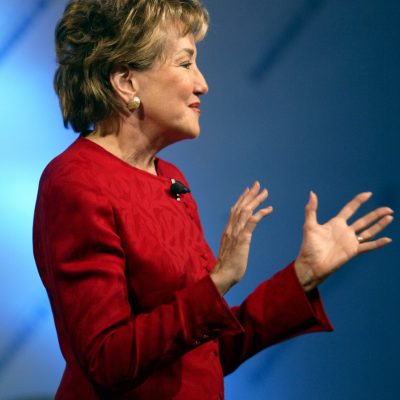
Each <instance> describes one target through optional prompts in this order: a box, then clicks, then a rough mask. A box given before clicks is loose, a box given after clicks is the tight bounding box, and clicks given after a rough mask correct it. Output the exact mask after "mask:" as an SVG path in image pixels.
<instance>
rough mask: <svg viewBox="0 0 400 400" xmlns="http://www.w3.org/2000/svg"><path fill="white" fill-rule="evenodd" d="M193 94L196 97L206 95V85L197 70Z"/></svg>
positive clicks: (202, 76)
mask: <svg viewBox="0 0 400 400" xmlns="http://www.w3.org/2000/svg"><path fill="white" fill-rule="evenodd" d="M194 93H195V94H196V95H197V96H201V95H203V94H207V93H208V84H207V81H206V79H205V78H204V75H203V74H202V73H201V71H200V69H199V68H196V78H195V85H194Z"/></svg>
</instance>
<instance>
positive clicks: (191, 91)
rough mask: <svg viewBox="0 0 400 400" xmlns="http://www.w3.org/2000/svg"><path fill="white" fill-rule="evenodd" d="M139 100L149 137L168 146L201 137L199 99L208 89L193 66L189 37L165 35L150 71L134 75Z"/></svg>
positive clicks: (193, 55) (194, 50)
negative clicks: (164, 42)
mask: <svg viewBox="0 0 400 400" xmlns="http://www.w3.org/2000/svg"><path fill="white" fill-rule="evenodd" d="M135 80H136V83H137V95H138V96H139V97H140V99H141V104H142V107H141V112H142V115H141V118H142V119H141V124H142V128H143V129H144V130H147V131H148V132H149V134H151V135H153V136H154V135H155V136H158V135H159V136H160V137H159V138H160V139H161V140H164V141H166V142H167V144H169V143H173V142H176V141H178V140H182V139H190V138H195V137H197V136H198V135H199V133H200V125H199V117H200V99H199V98H200V96H201V95H203V94H205V93H207V91H208V86H207V82H206V81H205V79H204V77H203V75H202V74H201V72H200V70H199V69H198V67H197V64H196V44H195V41H194V38H193V36H192V35H187V36H184V37H182V36H181V35H179V33H178V31H177V30H171V31H170V32H169V33H168V37H167V42H166V48H165V54H164V55H163V57H162V60H160V61H158V62H157V63H156V64H155V65H154V66H153V67H152V68H151V69H149V70H146V71H142V72H137V73H136V74H135Z"/></svg>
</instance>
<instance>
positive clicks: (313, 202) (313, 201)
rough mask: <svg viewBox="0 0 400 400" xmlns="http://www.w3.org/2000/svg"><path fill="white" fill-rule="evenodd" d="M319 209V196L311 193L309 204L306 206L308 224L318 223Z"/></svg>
mask: <svg viewBox="0 0 400 400" xmlns="http://www.w3.org/2000/svg"><path fill="white" fill-rule="evenodd" d="M317 208H318V197H317V195H316V194H315V193H314V192H313V191H311V192H310V198H309V199H308V203H307V205H306V221H305V222H306V223H307V222H308V223H310V222H311V223H318V221H317Z"/></svg>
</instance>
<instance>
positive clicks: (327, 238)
mask: <svg viewBox="0 0 400 400" xmlns="http://www.w3.org/2000/svg"><path fill="white" fill-rule="evenodd" d="M371 195H372V193H360V194H359V195H357V196H356V197H354V198H353V200H351V201H350V202H349V203H347V204H346V205H345V206H344V207H343V209H342V210H341V211H340V212H339V213H338V214H337V215H336V216H335V217H334V218H332V219H331V220H329V221H328V222H327V223H325V224H323V225H320V224H319V223H318V221H317V206H318V199H317V196H316V194H315V193H313V192H311V193H310V199H309V202H308V204H307V206H306V217H305V223H304V230H303V242H302V245H301V248H300V251H299V255H298V257H297V259H296V261H295V269H296V273H297V276H298V278H299V280H300V283H301V284H302V286H303V288H304V290H305V291H310V290H312V289H314V288H315V287H316V286H317V285H319V284H320V283H321V282H322V281H323V280H324V279H326V278H327V277H328V276H329V275H331V274H332V273H333V272H334V271H336V270H337V269H339V268H340V267H341V266H342V265H343V264H345V263H346V262H347V261H349V260H350V259H352V258H353V257H355V256H357V255H359V254H361V253H365V252H367V251H371V250H375V249H378V248H380V247H383V246H385V245H387V244H389V243H390V242H391V241H392V240H391V239H390V238H387V237H383V238H380V239H376V240H372V239H373V238H374V237H375V236H376V235H377V234H378V233H379V232H381V231H382V230H383V229H384V228H386V226H388V225H389V224H390V223H391V222H392V221H393V217H392V216H391V215H390V214H392V213H393V210H391V209H390V208H388V207H381V208H377V209H375V210H374V211H371V212H370V213H368V214H366V215H364V216H362V217H361V218H359V219H358V220H356V221H355V222H354V223H352V224H351V225H348V224H347V221H348V219H349V218H350V217H352V216H353V214H354V213H355V212H356V211H357V209H358V208H359V207H360V206H361V205H362V204H364V203H365V202H366V201H367V200H368V199H369V198H370V197H371Z"/></svg>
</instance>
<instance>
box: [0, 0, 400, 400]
mask: <svg viewBox="0 0 400 400" xmlns="http://www.w3.org/2000/svg"><path fill="white" fill-rule="evenodd" d="M204 3H205V4H206V6H207V7H208V9H209V11H210V14H211V18H212V23H211V28H210V31H209V34H208V37H207V39H206V40H205V41H204V42H203V43H201V44H200V45H199V60H198V61H199V65H200V68H201V69H202V71H203V73H204V74H205V76H206V78H207V80H208V83H209V86H210V93H209V94H208V95H207V96H206V97H205V98H204V101H203V114H202V117H201V119H202V134H201V137H200V138H199V139H197V140H195V141H190V142H182V143H178V144H176V145H174V146H172V147H171V148H169V149H167V150H165V151H164V152H163V154H162V156H163V157H164V158H166V159H168V160H170V161H172V162H174V163H176V164H177V165H178V166H179V167H180V168H181V169H182V170H183V171H184V172H185V174H186V176H187V178H188V180H189V182H190V183H191V188H192V191H193V193H194V195H195V197H196V199H197V201H198V204H199V209H200V213H201V217H202V221H203V225H204V229H205V233H206V236H207V239H208V241H209V243H210V244H211V246H212V248H213V249H214V251H215V252H217V251H218V245H219V239H220V235H221V233H222V231H223V228H224V225H225V223H226V221H227V218H228V210H229V208H230V207H231V205H232V204H233V203H234V202H235V199H236V198H237V197H238V195H239V194H240V193H241V192H242V190H243V189H244V188H245V187H246V186H247V185H249V184H251V183H252V182H253V181H254V180H255V179H259V180H260V181H261V183H262V184H263V185H264V186H266V187H267V188H268V189H269V191H270V193H271V194H270V200H269V202H270V203H271V204H273V206H274V209H275V211H274V213H273V215H272V216H270V217H268V218H267V219H266V220H265V221H263V222H262V224H260V226H259V227H257V230H256V233H255V235H254V240H253V245H252V251H251V255H250V261H249V268H248V271H247V273H246V275H245V277H244V279H243V280H242V281H241V282H240V284H239V285H237V286H236V287H235V288H234V289H232V291H231V292H230V293H229V294H228V296H227V298H228V301H229V302H230V303H231V304H232V305H233V304H238V303H239V302H241V301H242V300H243V299H244V297H245V296H246V295H247V294H249V293H250V292H251V291H252V290H253V289H254V288H255V287H256V286H257V284H258V283H260V282H261V281H262V280H263V279H266V278H267V277H269V276H271V275H272V274H273V273H274V272H276V271H278V270H279V269H280V268H282V267H284V266H285V265H286V264H287V263H289V262H290V261H291V260H292V259H293V258H295V257H296V254H297V251H298V249H299V245H300V242H301V233H302V224H303V214H304V212H303V211H304V205H305V204H306V201H307V197H308V193H309V190H311V189H312V190H314V191H316V192H317V194H318V195H319V200H320V206H319V219H320V221H325V220H327V219H329V218H330V217H332V216H333V215H334V214H335V213H336V212H337V211H338V210H339V209H340V208H341V207H342V205H343V204H344V203H345V202H346V201H348V200H349V199H350V198H351V197H352V196H353V195H354V194H356V193H358V192H360V191H365V190H370V191H372V192H373V193H374V196H373V198H372V199H371V200H370V202H369V203H368V205H366V206H364V207H363V211H368V210H371V209H373V208H374V207H377V206H379V205H383V204H385V205H389V206H391V207H392V208H394V209H395V210H399V209H400V207H399V203H400V190H399V189H400V188H399V170H400V169H399V161H398V160H399V149H400V146H399V131H400V77H399V72H400V49H399V41H400V24H399V20H400V4H399V2H398V1H397V0H291V1H282V0H280V1H278V0H268V1H266V0H253V1H248V2H244V1H242V0H241V1H239V0H230V1H229V2H228V1H221V0H219V1H211V0H207V1H204ZM64 5H65V1H63V0H53V1H51V0H3V1H2V2H1V4H0V90H1V92H0V132H1V144H2V145H1V150H0V156H1V157H0V171H1V172H0V187H1V196H0V221H1V232H0V235H1V237H0V257H1V266H0V285H1V286H0V287H1V290H0V304H1V308H0V321H1V329H0V399H14V398H21V397H22V398H24V396H46V395H48V396H51V395H52V394H54V392H55V390H56V387H57V385H58V382H59V379H60V376H61V374H62V371H63V366H64V362H63V359H62V357H61V355H60V352H59V349H58V344H57V338H56V335H55V330H54V324H53V320H52V316H51V312H50V310H49V305H48V301H47V297H46V294H45V291H44V289H43V287H42V285H41V282H40V279H39V277H38V274H37V272H36V268H35V264H34V260H33V256H32V246H31V226H32V215H33V208H34V202H35V196H36V190H37V184H38V180H39V177H40V174H41V171H42V170H43V168H44V167H45V165H46V164H47V163H48V161H49V160H50V159H51V158H53V157H54V156H55V155H57V154H58V153H59V152H61V151H62V150H63V149H64V148H65V147H66V146H67V145H68V144H69V143H71V142H72V141H73V140H74V139H75V134H74V133H73V132H72V131H67V130H64V128H63V126H62V121H61V115H60V111H59V108H58V101H57V98H56V96H55V94H54V93H53V89H52V78H53V73H54V70H55V56H54V50H53V47H54V45H53V32H54V26H55V23H56V21H57V19H58V18H59V17H60V16H61V14H62V11H63V8H64ZM387 234H388V235H389V236H391V237H392V238H393V240H394V241H393V243H392V244H391V245H390V246H388V247H386V248H385V249H381V250H379V251H377V252H376V253H370V254H367V255H362V256H360V257H359V258H357V259H356V260H353V261H351V262H350V263H349V264H348V265H347V266H345V267H344V268H343V269H342V270H341V271H339V272H338V273H337V274H336V275H334V276H333V277H331V278H330V279H329V280H328V281H327V282H326V283H324V284H323V285H322V286H321V292H322V295H323V298H324V302H325V305H326V309H327V312H328V314H329V316H330V319H331V321H332V323H333V324H334V326H335V332H334V333H332V334H326V333H323V334H314V335H309V336H304V337H300V338H296V339H294V340H292V341H289V342H286V343H283V344H280V345H278V346H275V347H272V348H270V349H268V350H266V351H264V352H262V353H260V354H258V355H257V356H255V357H254V358H252V359H251V360H249V361H248V362H246V363H245V364H244V365H243V366H242V367H241V368H240V369H239V370H238V371H236V372H235V373H233V374H232V375H230V376H229V377H227V379H226V382H225V383H226V398H227V400H236V399H243V398H251V399H288V400H292V399H293V400H295V399H296V400H299V399H300V400H301V399H308V400H310V399H311V400H312V399H327V400H333V399H360V400H361V399H362V400H367V399H371V400H372V399H374V400H376V399H381V400H386V399H395V398H397V397H398V380H399V378H400V376H399V375H400V370H399V367H398V360H399V358H400V348H399V343H398V338H397V337H398V331H399V328H400V318H399V317H400V312H399V304H400V293H399V290H398V286H399V284H398V282H399V280H400V270H399V268H398V260H399V255H400V254H399V247H398V243H399V229H398V224H397V223H396V220H395V222H394V223H393V224H392V226H391V227H390V228H389V229H388V230H387ZM43 398H44V397H43Z"/></svg>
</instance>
